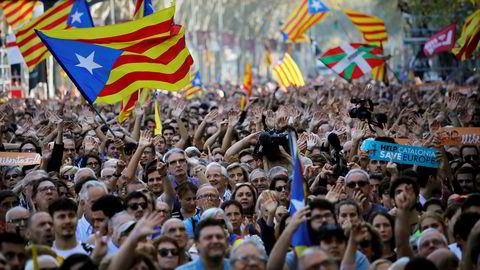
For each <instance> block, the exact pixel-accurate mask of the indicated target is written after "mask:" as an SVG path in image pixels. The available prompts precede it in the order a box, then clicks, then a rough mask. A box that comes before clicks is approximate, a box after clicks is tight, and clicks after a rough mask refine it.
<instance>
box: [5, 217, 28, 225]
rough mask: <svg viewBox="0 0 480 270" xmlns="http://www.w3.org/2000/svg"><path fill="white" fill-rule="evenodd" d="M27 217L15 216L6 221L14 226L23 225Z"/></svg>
mask: <svg viewBox="0 0 480 270" xmlns="http://www.w3.org/2000/svg"><path fill="white" fill-rule="evenodd" d="M27 220H28V219H27V218H16V219H12V220H9V221H8V222H7V223H9V224H14V225H16V226H25V225H26V224H27Z"/></svg>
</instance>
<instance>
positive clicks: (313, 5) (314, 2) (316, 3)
mask: <svg viewBox="0 0 480 270" xmlns="http://www.w3.org/2000/svg"><path fill="white" fill-rule="evenodd" d="M327 11H329V9H328V7H327V6H326V5H325V4H324V3H322V1H320V0H308V13H310V14H317V13H321V12H327Z"/></svg>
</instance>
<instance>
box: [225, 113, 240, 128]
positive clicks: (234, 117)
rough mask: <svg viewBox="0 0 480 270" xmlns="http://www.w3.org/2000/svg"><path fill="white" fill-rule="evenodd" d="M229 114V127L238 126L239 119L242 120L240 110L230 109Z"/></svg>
mask: <svg viewBox="0 0 480 270" xmlns="http://www.w3.org/2000/svg"><path fill="white" fill-rule="evenodd" d="M227 115H228V126H229V127H234V126H236V125H237V123H238V121H239V120H240V111H238V110H230V111H228V113H227Z"/></svg>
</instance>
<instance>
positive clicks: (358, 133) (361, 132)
mask: <svg viewBox="0 0 480 270" xmlns="http://www.w3.org/2000/svg"><path fill="white" fill-rule="evenodd" d="M365 134H366V127H365V124H364V123H363V122H359V123H358V124H357V128H356V129H355V132H354V133H353V134H352V140H357V141H358V140H361V139H363V138H364V137H365Z"/></svg>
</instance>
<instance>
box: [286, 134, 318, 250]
mask: <svg viewBox="0 0 480 270" xmlns="http://www.w3.org/2000/svg"><path fill="white" fill-rule="evenodd" d="M288 142H289V146H290V153H292V178H293V180H292V187H291V190H292V200H291V202H290V207H289V209H288V212H289V214H290V216H293V215H294V214H295V212H297V211H298V210H300V209H302V208H304V207H305V199H306V198H307V190H308V189H307V186H306V183H305V179H304V177H303V168H302V163H301V162H300V152H299V150H298V148H297V138H296V136H295V132H293V131H290V132H289V136H288ZM311 245H312V242H311V238H310V234H309V232H308V225H307V223H306V222H303V223H302V224H300V226H299V227H298V228H297V230H296V231H295V232H294V233H293V237H292V246H293V247H294V248H295V254H296V255H297V256H300V255H301V254H302V252H303V251H304V250H305V249H307V248H308V247H309V246H311Z"/></svg>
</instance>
